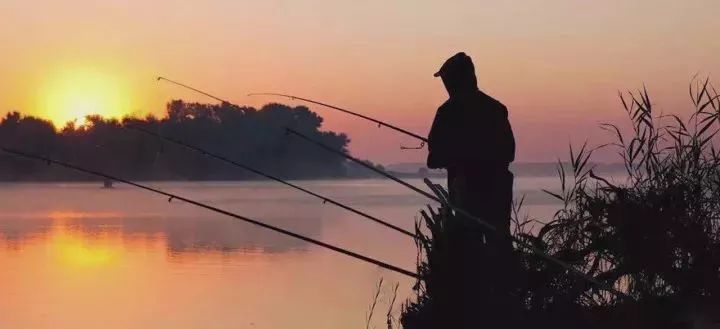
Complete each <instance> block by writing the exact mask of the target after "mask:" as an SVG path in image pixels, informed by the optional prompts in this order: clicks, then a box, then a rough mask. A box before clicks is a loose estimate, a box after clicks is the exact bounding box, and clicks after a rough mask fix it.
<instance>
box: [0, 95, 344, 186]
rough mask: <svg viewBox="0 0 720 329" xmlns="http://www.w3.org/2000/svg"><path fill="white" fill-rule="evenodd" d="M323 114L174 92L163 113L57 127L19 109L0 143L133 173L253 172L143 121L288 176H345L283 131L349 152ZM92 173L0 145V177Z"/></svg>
mask: <svg viewBox="0 0 720 329" xmlns="http://www.w3.org/2000/svg"><path fill="white" fill-rule="evenodd" d="M322 122H323V118H322V117H320V116H319V115H318V114H316V113H314V112H312V111H310V110H309V109H308V108H307V107H304V106H297V107H290V106H286V105H282V104H268V105H265V106H263V107H262V108H261V109H255V108H252V107H242V108H238V107H235V106H232V105H230V104H221V105H211V104H200V103H186V102H183V101H181V100H174V101H171V102H169V103H168V104H167V115H166V116H165V117H163V118H158V117H155V116H152V115H150V116H147V117H145V118H137V117H126V118H124V119H122V120H118V119H107V118H103V117H101V116H89V117H87V119H86V123H85V124H83V125H82V126H76V125H75V124H74V123H68V124H67V125H66V126H65V127H63V128H62V129H56V128H55V127H54V126H53V124H52V123H51V122H50V121H47V120H43V119H39V118H36V117H31V116H23V115H22V114H20V113H18V112H12V113H9V114H7V115H6V116H5V117H4V118H3V119H2V121H1V122H0V145H2V146H5V147H10V148H14V149H18V150H22V151H27V152H32V153H36V154H40V155H44V156H48V157H52V158H55V159H59V160H63V161H68V162H71V163H74V164H78V165H81V166H83V167H86V168H89V169H95V170H99V171H103V172H106V173H108V174H113V175H118V176H121V177H123V178H129V179H135V180H239V179H254V178H257V177H256V176H254V175H253V174H251V173H248V172H246V171H244V170H242V169H239V168H236V167H233V166H230V165H227V164H224V163H222V162H219V161H215V160H213V159H210V158H208V157H206V156H203V155H201V154H198V153H194V152H189V151H187V150H186V149H183V148H181V147H179V146H176V145H174V144H171V143H168V142H163V141H161V140H159V139H157V138H154V137H151V136H148V135H145V134H143V133H140V132H138V131H135V130H131V129H124V128H125V127H127V126H130V125H132V126H136V127H141V128H144V129H146V130H150V131H153V132H157V133H160V134H162V135H166V136H169V137H172V138H175V139H178V140H182V141H185V142H187V143H190V144H193V145H195V146H198V147H201V148H203V149H206V150H208V151H210V152H216V153H219V154H222V155H224V156H226V157H228V158H230V159H234V160H237V161H240V162H243V163H245V164H248V165H251V166H253V167H255V168H258V169H261V170H263V171H267V172H269V173H272V174H275V175H279V176H281V177H286V178H294V179H304V178H321V177H346V176H347V174H348V173H347V171H348V168H347V166H346V163H345V160H344V159H342V158H340V157H338V156H337V155H334V154H331V153H329V152H327V151H324V150H322V149H319V148H317V147H316V146H313V145H311V144H308V143H307V142H304V141H302V140H299V139H297V138H293V137H292V136H287V135H286V134H285V127H292V128H294V129H296V130H298V131H301V132H304V133H306V134H308V135H309V136H311V137H312V138H314V139H316V140H318V141H321V142H322V143H324V144H325V145H328V146H331V147H333V148H336V149H340V150H343V151H345V152H347V146H348V143H349V142H350V140H349V138H348V136H347V135H345V134H342V133H335V132H330V131H321V130H320V128H321V127H322ZM87 179H92V178H91V177H88V176H87V175H83V174H78V173H74V172H72V171H68V170H66V169H63V168H57V167H56V166H49V165H47V164H44V163H38V162H33V161H29V160H24V159H18V158H16V157H14V156H11V155H8V154H2V153H1V152H0V180H2V181H24V180H37V181H49V180H58V181H72V180H87Z"/></svg>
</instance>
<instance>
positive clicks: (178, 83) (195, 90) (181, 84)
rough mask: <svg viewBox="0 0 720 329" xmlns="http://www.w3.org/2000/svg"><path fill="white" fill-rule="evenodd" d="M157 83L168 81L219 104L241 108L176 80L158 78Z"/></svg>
mask: <svg viewBox="0 0 720 329" xmlns="http://www.w3.org/2000/svg"><path fill="white" fill-rule="evenodd" d="M157 81H167V82H169V83H172V84H174V85H177V86H180V87H183V88H185V89H190V90H192V91H194V92H196V93H200V94H203V95H205V96H207V97H210V98H212V99H214V100H216V101H219V102H221V103H225V104H229V105H232V106H235V107H237V108H240V106H238V105H235V104H233V103H231V102H228V101H226V100H224V99H222V98H220V97H216V96H213V95H211V94H208V93H206V92H204V91H202V90H200V89H196V88H193V87H190V86H188V85H186V84H184V83H181V82H177V81H175V80H170V79H168V78H165V77H157Z"/></svg>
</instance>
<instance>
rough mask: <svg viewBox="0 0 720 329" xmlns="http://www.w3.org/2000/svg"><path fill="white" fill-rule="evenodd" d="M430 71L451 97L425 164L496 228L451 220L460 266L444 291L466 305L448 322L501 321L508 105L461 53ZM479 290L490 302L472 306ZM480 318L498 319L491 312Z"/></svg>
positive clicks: (506, 271)
mask: <svg viewBox="0 0 720 329" xmlns="http://www.w3.org/2000/svg"><path fill="white" fill-rule="evenodd" d="M435 77H440V78H441V79H442V82H443V84H444V85H445V88H446V89H447V91H448V94H449V96H450V97H449V99H448V100H447V101H446V102H445V103H444V104H443V105H442V106H440V108H439V109H438V111H437V114H436V116H435V120H434V122H433V125H432V129H431V130H430V134H429V136H428V148H429V150H430V154H429V155H428V159H427V165H428V167H430V168H445V169H447V173H448V190H449V193H450V202H451V203H452V204H453V205H454V206H455V207H457V208H461V209H464V210H466V211H468V212H469V213H470V214H472V215H473V216H476V217H478V218H480V219H483V220H484V221H486V222H488V223H490V224H492V225H493V226H494V227H496V228H497V230H498V231H499V232H498V233H500V234H495V233H493V232H488V231H487V230H485V229H483V228H482V226H480V225H478V224H477V223H476V222H475V221H473V220H471V219H469V218H464V217H462V216H457V217H456V219H455V220H454V223H449V224H451V225H449V226H450V227H451V229H450V230H449V232H448V235H449V236H448V238H449V239H451V240H452V244H453V245H454V247H453V251H452V253H453V255H452V258H453V259H454V261H453V262H454V263H455V265H454V266H456V267H458V269H457V272H459V274H458V277H457V278H456V280H457V281H458V283H457V284H458V286H457V287H456V288H454V289H452V290H456V291H454V292H451V293H450V294H452V295H454V297H453V298H452V299H461V300H463V301H462V302H461V301H459V300H458V302H459V303H462V304H461V306H460V308H467V309H463V310H461V309H458V310H451V311H450V312H455V316H456V317H457V318H459V319H462V320H458V321H462V323H459V324H458V323H455V324H454V325H455V326H460V327H464V326H471V325H472V323H468V322H473V321H475V320H476V319H473V318H472V317H473V316H480V317H483V318H487V317H488V316H493V315H496V320H497V321H502V319H501V317H502V316H501V315H500V314H502V313H504V312H502V311H504V310H505V309H507V308H508V306H509V304H508V303H503V302H500V299H504V298H505V297H506V296H507V295H508V294H509V291H510V290H511V289H512V288H511V287H512V286H513V282H511V281H512V280H513V279H512V277H513V276H512V275H511V274H512V273H514V268H515V267H514V263H513V262H514V261H513V252H512V243H511V241H510V240H509V239H507V238H506V237H504V235H508V234H510V212H511V202H512V185H513V175H512V174H511V173H510V171H509V170H508V166H509V164H510V163H511V162H512V161H513V160H514V158H515V139H514V136H513V132H512V129H511V127H510V123H509V121H508V112H507V109H506V107H505V106H504V105H503V104H502V103H500V102H499V101H497V100H495V99H493V98H492V97H490V96H488V95H487V94H485V93H483V92H482V91H480V90H479V89H478V87H477V78H476V76H475V67H474V65H473V62H472V60H471V59H470V57H469V56H467V55H466V54H465V53H458V54H456V55H455V56H453V57H451V58H450V59H448V60H447V61H446V62H445V63H444V64H443V65H442V67H441V68H440V70H439V71H438V72H437V73H435ZM491 296H492V297H491ZM483 297H485V298H486V299H492V300H494V301H495V302H490V305H487V304H485V305H478V303H479V302H478V299H479V298H483ZM503 304H506V305H504V306H502V305H503ZM479 307H482V308H485V310H479V309H477V308H479ZM488 308H489V309H488ZM483 314H484V315H483ZM506 314H507V313H506ZM448 316H449V315H448ZM455 316H450V317H455ZM488 322H491V323H488ZM482 323H484V324H490V327H492V326H493V324H495V325H497V324H498V323H497V322H496V321H495V320H490V319H483V320H482ZM475 324H477V323H475Z"/></svg>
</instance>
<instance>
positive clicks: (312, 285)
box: [0, 180, 554, 329]
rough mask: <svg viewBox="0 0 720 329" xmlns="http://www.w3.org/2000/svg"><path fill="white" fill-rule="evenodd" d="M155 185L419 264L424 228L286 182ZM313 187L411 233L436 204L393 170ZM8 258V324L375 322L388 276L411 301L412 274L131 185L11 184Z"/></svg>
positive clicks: (2, 199) (0, 302)
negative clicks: (335, 203) (418, 238)
mask: <svg viewBox="0 0 720 329" xmlns="http://www.w3.org/2000/svg"><path fill="white" fill-rule="evenodd" d="M553 182H554V181H553ZM413 183H414V184H415V185H417V186H421V184H422V182H420V181H414V182H413ZM151 185H153V186H158V187H159V188H161V189H163V190H167V191H170V192H174V193H178V194H180V195H183V196H187V197H188V198H192V199H196V200H202V201H204V202H208V203H210V204H212V205H215V206H218V207H220V208H223V209H227V210H229V211H233V212H237V213H239V214H242V215H245V216H248V217H251V218H255V219H259V220H262V221H264V222H267V223H269V224H273V225H276V226H281V227H283V228H286V229H288V230H292V231H294V232H298V233H301V234H304V235H308V236H310V237H313V238H316V239H320V240H323V241H327V242H329V243H333V244H337V245H339V246H343V247H346V248H349V249H351V250H353V251H357V252H360V253H363V254H366V255H369V256H373V257H377V258H378V259H380V260H383V261H386V262H389V263H392V264H395V265H398V266H401V267H404V268H408V269H411V268H413V266H414V262H415V257H416V249H415V245H414V243H413V241H412V240H411V239H408V238H407V237H404V236H400V235H398V234H397V233H396V232H394V231H391V230H386V229H383V228H381V227H378V225H376V224H374V223H371V222H369V221H366V220H362V219H359V218H357V216H354V215H352V214H350V213H348V212H346V211H343V210H341V209H338V208H336V207H332V206H329V205H323V204H322V202H319V201H318V200H316V199H313V198H310V197H306V196H303V195H299V194H298V193H296V192H295V191H292V190H288V189H284V188H279V187H278V186H277V185H276V184H272V183H268V182H235V183H157V184H151ZM301 185H304V186H308V187H310V188H311V189H312V190H314V191H318V192H321V193H323V194H327V195H329V196H332V197H333V198H335V199H337V200H339V201H343V202H348V203H350V204H353V205H355V206H357V207H358V208H359V209H362V210H366V211H368V212H369V213H371V214H373V215H377V216H378V217H381V218H384V219H386V220H388V221H390V222H392V223H393V224H395V225H398V226H400V227H403V228H406V229H410V230H412V229H413V225H414V221H413V218H415V216H416V215H417V213H418V210H419V209H420V208H422V207H424V206H425V204H427V201H426V200H424V199H422V198H421V197H418V196H416V195H413V194H412V193H411V192H408V191H407V190H405V189H404V188H403V187H398V186H396V185H395V184H393V183H392V182H388V181H384V180H366V181H329V182H323V181H316V182H302V183H301ZM543 187H545V186H543ZM538 201H542V200H540V199H538ZM0 265H1V266H2V267H1V268H0V291H2V292H3V298H0V328H105V329H108V328H118V329H119V328H269V329H275V328H313V329H323V328H328V329H329V328H343V327H356V326H363V325H364V324H365V316H366V314H365V312H366V310H367V307H368V304H369V303H370V302H371V300H372V294H373V293H374V292H375V285H376V284H377V282H378V279H379V278H380V277H383V278H384V279H385V281H386V282H398V283H400V284H401V286H400V292H399V295H398V301H401V300H403V299H404V298H405V297H407V296H408V294H409V289H410V287H411V286H412V284H413V280H411V279H408V278H406V277H403V276H400V275H395V274H393V273H389V272H388V271H385V270H381V269H379V268H377V267H376V266H371V265H368V264H365V263H360V262H357V261H356V260H354V259H351V258H348V257H344V256H342V255H338V254H336V253H333V252H330V251H326V250H323V249H321V248H317V247H314V246H311V245H308V244H306V243H305V242H302V241H299V240H296V239H293V238H289V237H285V236H282V235H280V234H278V233H275V232H270V231H267V230H264V229H261V228H257V227H254V226H252V225H249V224H246V223H242V222H238V221H236V220H232V219H229V218H228V217H226V216H222V215H218V214H214V213H211V212H208V211H206V210H204V209H197V208H195V207H192V206H190V205H186V204H183V203H181V202H177V201H173V202H171V203H168V202H167V199H166V198H163V197H155V196H153V195H151V194H148V193H144V192H142V191H138V190H136V189H132V188H129V187H126V186H122V185H118V186H117V188H114V189H110V190H104V189H101V188H100V187H99V185H98V184H17V185H10V184H5V185H3V184H0ZM387 302H389V301H387ZM378 309H382V311H381V312H380V313H382V314H384V312H385V311H386V309H384V308H382V306H380V307H379V308H378ZM376 320H377V323H375V324H374V325H375V327H378V328H381V327H383V326H384V323H383V322H384V319H383V317H382V316H378V317H377V319H376Z"/></svg>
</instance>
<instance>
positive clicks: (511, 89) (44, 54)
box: [0, 0, 720, 164]
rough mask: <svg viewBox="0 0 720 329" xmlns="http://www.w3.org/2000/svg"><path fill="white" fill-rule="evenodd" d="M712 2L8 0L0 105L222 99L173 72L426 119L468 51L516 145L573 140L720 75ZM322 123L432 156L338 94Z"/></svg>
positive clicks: (533, 148) (524, 155) (44, 111)
mask: <svg viewBox="0 0 720 329" xmlns="http://www.w3.org/2000/svg"><path fill="white" fill-rule="evenodd" d="M717 12H720V1H717V0H687V1H676V0H673V1H670V0H606V1H594V0H592V1H591V0H575V1H571V0H552V1H547V0H516V1H488V0H474V1H423V0H395V1H376V0H368V1H350V0H348V1H345V0H322V1H321V0H311V1H280V0H264V1H239V0H207V1H193V2H190V1H172V0H154V1H141V0H122V1H119V0H105V1H96V0H75V1H62V2H60V1H50V0H36V1H24V0H2V1H0V115H4V113H6V112H8V111H15V110H16V111H20V112H22V113H26V114H32V115H38V116H41V117H45V118H49V119H51V120H53V121H55V123H56V124H57V125H58V126H62V122H64V121H67V120H70V119H71V118H73V117H77V116H82V115H83V114H84V113H87V112H96V113H99V114H103V115H106V116H122V115H126V114H139V115H144V114H147V113H154V114H158V115H160V114H162V113H164V110H165V106H164V104H165V103H166V102H168V101H169V100H171V99H177V98H182V99H185V100H189V101H203V102H213V100H212V99H208V98H205V97H204V96H202V95H197V94H193V93H191V92H187V91H185V90H182V89H179V88H177V87H175V86H172V85H169V84H166V83H158V82H156V81H155V78H156V77H157V76H159V75H162V76H166V77H168V78H172V79H175V80H178V81H182V82H184V83H187V84H191V85H193V86H195V87H197V88H200V89H204V90H206V91H208V92H211V93H213V94H216V95H219V96H221V97H223V98H225V99H228V100H231V101H233V102H235V103H238V104H242V105H252V106H261V105H262V104H264V103H268V102H271V101H282V102H284V103H288V104H293V105H300V104H302V103H300V102H294V101H286V100H282V99H274V98H268V97H248V96H246V94H247V93H250V92H284V93H290V94H295V95H298V96H304V97H308V98H314V99H318V100H321V101H324V102H327V103H330V104H335V105H339V106H343V107H346V108H349V109H353V110H355V111H357V112H361V113H363V114H366V115H370V116H373V117H376V118H378V119H382V120H386V121H389V122H392V123H393V124H395V125H398V126H400V127H403V128H406V129H408V130H411V131H415V132H417V133H419V134H422V135H425V134H427V132H428V129H429V126H430V124H431V122H432V118H433V116H434V112H435V110H436V109H437V107H438V106H439V105H440V104H442V102H443V101H444V100H445V99H446V97H447V95H446V93H445V91H444V89H443V86H442V83H441V82H440V81H439V80H438V79H435V78H433V77H432V74H433V73H434V72H435V71H436V70H437V68H438V67H439V66H440V65H441V64H442V62H443V61H444V60H445V59H446V58H447V57H449V56H451V55H453V54H454V53H456V52H458V51H464V52H466V53H467V54H468V55H470V56H471V57H472V58H473V60H474V62H475V66H476V71H477V75H478V80H479V86H480V88H481V89H482V90H484V91H485V92H487V93H488V94H490V95H492V96H494V97H495V98H497V99H499V100H500V101H502V102H503V103H504V104H505V105H507V107H508V108H509V111H510V120H511V123H512V125H513V128H514V130H515V135H516V139H517V143H518V154H517V159H518V160H519V161H553V160H554V159H556V158H557V157H561V158H562V157H566V155H567V149H568V144H569V143H570V142H572V143H574V144H581V143H582V142H583V141H585V140H589V141H590V142H591V144H592V143H595V144H599V143H602V142H603V139H604V137H603V136H605V135H604V133H603V132H602V131H601V130H600V129H598V124H599V123H601V122H622V120H623V119H624V118H625V117H624V112H623V111H622V109H621V106H620V102H619V101H618V97H617V93H618V91H620V90H634V89H637V88H642V86H643V85H646V86H647V88H648V90H649V91H650V94H651V96H652V97H653V102H654V103H655V104H656V108H659V109H660V110H661V111H663V112H665V113H682V112H686V111H687V110H688V109H689V106H690V105H691V103H690V101H689V98H688V96H687V86H688V83H689V82H690V80H691V79H692V77H693V76H694V75H695V74H699V76H701V77H705V76H710V77H711V78H712V77H713V76H714V75H717V74H720V60H718V58H719V57H718V55H720V39H718V37H717V33H718V31H720V20H718V19H717ZM311 109H313V110H315V111H317V112H319V113H320V114H321V115H322V116H323V117H325V119H326V121H325V125H324V127H325V129H329V130H334V131H342V132H346V133H348V134H349V135H350V137H351V139H352V142H351V147H350V149H351V152H352V153H353V154H355V155H358V156H360V157H363V158H367V159H370V160H373V161H376V162H381V163H386V164H387V163H395V162H416V161H424V158H425V156H426V153H425V151H401V150H400V149H399V147H400V145H408V146H412V145H413V144H416V143H415V141H413V140H412V139H409V138H407V137H403V136H401V135H398V134H397V133H395V132H392V131H389V130H386V129H378V128H377V127H376V126H375V125H373V124H370V123H367V122H364V121H359V120H357V119H354V118H351V117H348V116H346V115H343V114H340V113H335V112H331V111H329V110H326V109H323V108H319V107H311Z"/></svg>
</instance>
